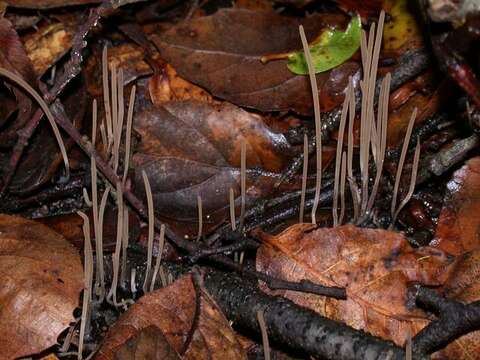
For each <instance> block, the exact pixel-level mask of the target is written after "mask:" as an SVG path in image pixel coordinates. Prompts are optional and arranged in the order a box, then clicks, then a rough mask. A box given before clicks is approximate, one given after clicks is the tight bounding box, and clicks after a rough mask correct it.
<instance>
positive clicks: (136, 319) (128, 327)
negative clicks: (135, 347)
mask: <svg viewBox="0 0 480 360" xmlns="http://www.w3.org/2000/svg"><path fill="white" fill-rule="evenodd" d="M201 293H202V295H201V300H200V301H201V304H200V317H199V321H198V327H197V329H196V330H195V332H194V334H193V338H192V341H191V343H190V345H189V347H188V349H187V351H186V353H185V355H184V356H183V359H192V360H193V359H212V360H215V359H219V360H220V359H222V360H223V359H229V360H237V359H245V358H246V355H245V353H244V350H243V349H242V347H241V345H240V343H239V342H238V340H237V339H236V337H235V333H234V332H233V330H232V329H231V328H230V326H229V324H228V321H227V319H226V318H225V317H224V315H223V314H222V312H221V311H220V310H219V308H218V306H217V305H216V304H215V302H214V301H213V300H212V299H211V297H210V296H209V295H208V294H207V293H205V292H204V291H203V290H202V291H201ZM195 306H196V295H195V291H194V288H193V283H192V279H191V276H184V277H183V278H181V279H179V280H177V281H176V282H174V283H173V284H172V285H170V286H168V287H165V288H162V289H159V290H156V291H154V292H152V293H148V294H147V295H145V296H144V297H142V298H141V299H140V300H139V301H137V303H135V304H134V305H132V307H131V308H130V309H129V310H128V311H127V312H126V313H125V314H123V315H122V316H121V317H120V319H119V320H118V321H117V323H115V325H114V326H113V327H111V328H110V330H109V332H108V334H107V336H106V338H105V341H104V345H103V346H102V348H101V349H100V351H99V353H98V355H97V358H96V359H97V360H110V359H114V349H115V348H117V347H118V346H120V345H122V344H124V343H125V342H126V341H127V340H128V339H129V338H131V337H132V336H133V335H134V334H136V333H137V332H139V331H141V330H142V329H144V328H146V327H148V326H152V325H153V326H156V327H158V328H159V329H161V331H162V332H163V334H164V335H165V338H166V339H167V341H168V343H169V344H170V346H171V347H172V348H173V349H174V350H175V351H176V352H178V353H180V352H181V351H182V348H183V345H184V343H185V340H186V339H187V336H188V333H189V331H190V329H191V327H192V323H193V319H194V315H195Z"/></svg>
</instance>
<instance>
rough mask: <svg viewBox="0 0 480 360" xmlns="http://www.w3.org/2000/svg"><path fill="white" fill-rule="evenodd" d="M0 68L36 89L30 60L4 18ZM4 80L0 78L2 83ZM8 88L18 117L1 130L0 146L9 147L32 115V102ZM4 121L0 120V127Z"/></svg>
mask: <svg viewBox="0 0 480 360" xmlns="http://www.w3.org/2000/svg"><path fill="white" fill-rule="evenodd" d="M0 66H1V67H3V68H5V69H7V70H9V71H12V72H14V73H16V74H17V75H19V76H20V77H21V78H23V79H24V80H25V81H26V82H28V83H29V84H30V85H31V86H32V87H34V88H35V87H36V85H37V82H36V80H37V79H36V76H35V72H34V70H33V67H32V64H31V62H30V59H29V58H28V56H27V53H26V51H25V49H24V47H23V44H22V41H21V40H20V38H19V36H18V34H17V32H16V30H15V29H14V27H13V25H12V23H11V22H10V21H9V20H7V19H6V18H3V17H2V18H0ZM3 80H4V78H0V81H3ZM7 84H8V86H9V87H10V88H11V89H12V90H11V91H12V93H13V94H14V95H15V98H16V100H17V110H18V115H17V117H16V119H14V121H12V123H11V124H9V125H10V126H7V127H6V128H4V129H3V130H2V133H1V134H0V144H1V146H11V145H13V144H14V141H15V140H16V138H17V130H19V129H21V128H22V127H23V126H24V125H25V123H26V122H27V121H28V120H29V119H30V116H31V114H32V111H33V109H32V107H33V105H32V100H31V99H30V97H29V96H28V95H27V94H26V93H25V92H24V91H23V89H19V88H17V87H15V86H12V85H11V82H7ZM4 121H5V119H0V125H1V124H2V123H3V122H4Z"/></svg>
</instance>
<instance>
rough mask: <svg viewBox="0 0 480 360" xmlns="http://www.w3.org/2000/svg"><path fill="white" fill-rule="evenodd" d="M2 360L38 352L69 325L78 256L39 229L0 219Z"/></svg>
mask: <svg viewBox="0 0 480 360" xmlns="http://www.w3.org/2000/svg"><path fill="white" fill-rule="evenodd" d="M0 274H1V278H2V286H1V287H0V303H1V304H2V306H1V310H0V333H1V334H2V336H1V338H0V348H1V349H2V357H4V358H8V359H11V358H17V357H22V356H26V355H30V354H34V353H37V352H40V351H42V350H44V349H46V348H48V347H50V346H52V345H54V344H55V343H56V342H57V336H58V335H59V334H60V333H61V332H62V331H63V330H65V329H66V328H67V327H68V326H69V324H70V322H72V321H73V310H74V309H75V308H76V307H77V306H78V300H79V295H80V291H81V290H82V289H83V270H82V265H81V262H80V256H79V254H78V252H77V251H76V250H75V249H74V248H73V246H72V245H71V244H69V243H68V242H67V241H66V240H65V239H64V238H63V237H62V236H60V235H58V234H57V233H55V232H54V231H52V230H50V229H49V228H47V227H46V226H45V225H42V224H39V223H36V222H34V221H31V220H24V219H22V218H19V217H13V216H7V215H0Z"/></svg>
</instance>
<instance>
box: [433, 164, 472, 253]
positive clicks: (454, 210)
mask: <svg viewBox="0 0 480 360" xmlns="http://www.w3.org/2000/svg"><path fill="white" fill-rule="evenodd" d="M479 214H480V157H475V158H473V159H470V160H469V161H467V163H466V164H465V165H464V166H463V167H462V168H460V169H459V170H457V171H456V172H455V173H454V174H453V178H452V179H451V180H450V181H449V182H448V184H447V194H446V199H445V204H444V206H443V208H442V211H441V213H440V219H439V222H438V226H437V231H436V234H435V239H433V240H432V243H431V245H432V246H436V247H438V248H439V249H441V250H443V251H448V252H449V253H451V254H455V255H457V254H463V253H464V252H467V251H471V250H475V249H480V216H479Z"/></svg>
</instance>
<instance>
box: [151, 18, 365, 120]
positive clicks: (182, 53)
mask: <svg viewBox="0 0 480 360" xmlns="http://www.w3.org/2000/svg"><path fill="white" fill-rule="evenodd" d="M347 20H348V19H347V18H346V17H344V16H340V15H326V14H322V15H318V14H317V15H313V16H310V17H308V18H305V19H301V20H299V19H297V18H287V17H282V16H279V15H277V14H275V13H271V12H254V11H249V10H244V9H227V10H220V11H218V12H217V13H215V14H214V15H212V16H206V17H201V18H195V19H193V20H190V21H187V22H183V23H181V24H179V25H177V26H175V27H173V28H172V29H170V30H168V31H166V32H165V33H162V34H159V35H154V36H153V41H154V43H155V45H156V46H157V48H158V49H159V51H160V54H161V56H162V58H164V59H165V60H166V61H167V62H169V63H170V64H172V65H173V67H174V68H175V69H176V70H177V71H178V73H179V74H180V76H181V77H183V78H185V79H187V80H189V81H192V82H194V83H196V84H198V85H200V86H202V87H204V88H206V89H207V90H208V91H210V92H211V93H212V94H213V95H215V96H218V97H220V98H222V99H225V100H228V101H230V102H233V103H235V104H237V105H241V106H247V107H253V108H256V109H259V110H262V111H272V110H274V111H287V110H294V111H296V112H298V113H301V114H312V112H313V104H312V95H311V89H310V83H309V81H308V77H307V76H298V75H295V74H293V73H291V72H290V71H289V70H288V69H287V65H286V60H279V61H271V62H269V63H267V64H262V62H261V61H260V58H261V57H262V56H263V55H266V54H276V53H284V52H288V51H292V50H297V49H299V48H301V42H300V36H299V34H298V26H299V25H300V24H303V26H304V27H305V31H306V33H307V37H308V39H314V38H315V37H316V36H317V35H318V34H319V33H320V31H321V30H322V29H323V28H324V27H325V26H340V27H342V28H343V27H344V26H345V24H346V22H347ZM358 70H359V66H358V64H357V63H354V62H347V63H345V64H343V65H341V66H339V67H337V68H336V69H334V70H332V71H329V72H325V73H321V74H317V82H318V87H319V91H320V94H321V105H322V111H329V110H330V109H332V108H333V107H335V106H337V105H338V104H340V102H341V101H343V92H344V90H345V89H346V86H347V85H348V77H349V76H350V75H354V74H356V73H357V72H358Z"/></svg>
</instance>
